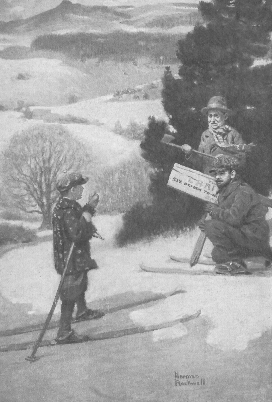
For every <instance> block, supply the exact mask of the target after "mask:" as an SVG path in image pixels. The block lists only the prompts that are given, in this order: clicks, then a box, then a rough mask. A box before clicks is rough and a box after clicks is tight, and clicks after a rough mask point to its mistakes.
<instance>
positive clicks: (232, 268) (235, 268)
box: [215, 260, 250, 275]
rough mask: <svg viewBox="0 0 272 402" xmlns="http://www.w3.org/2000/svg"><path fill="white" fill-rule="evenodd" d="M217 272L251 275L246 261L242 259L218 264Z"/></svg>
mask: <svg viewBox="0 0 272 402" xmlns="http://www.w3.org/2000/svg"><path fill="white" fill-rule="evenodd" d="M215 273H216V274H221V275H250V272H249V271H248V269H247V266H246V264H245V262H244V261H242V260H240V261H228V262H225V263H221V264H217V265H216V266H215Z"/></svg>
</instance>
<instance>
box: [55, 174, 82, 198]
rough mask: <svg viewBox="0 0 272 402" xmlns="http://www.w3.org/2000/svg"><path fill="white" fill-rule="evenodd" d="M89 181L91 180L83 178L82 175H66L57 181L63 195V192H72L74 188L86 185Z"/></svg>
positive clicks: (58, 188)
mask: <svg viewBox="0 0 272 402" xmlns="http://www.w3.org/2000/svg"><path fill="white" fill-rule="evenodd" d="M88 180H89V178H88V177H83V176H82V174H81V173H76V172H71V173H66V174H64V175H63V176H62V177H60V178H59V179H58V180H57V190H58V191H59V192H60V193H62V192H63V191H67V190H70V189H71V188H72V187H76V186H79V185H81V184H85V183H87V181H88Z"/></svg>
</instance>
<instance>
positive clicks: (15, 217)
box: [1, 210, 22, 221]
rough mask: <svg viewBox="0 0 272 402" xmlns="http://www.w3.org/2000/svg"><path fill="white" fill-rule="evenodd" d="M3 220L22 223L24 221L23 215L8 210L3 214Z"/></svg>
mask: <svg viewBox="0 0 272 402" xmlns="http://www.w3.org/2000/svg"><path fill="white" fill-rule="evenodd" d="M1 218H2V219H5V220H7V221H20V220H22V215H21V214H20V213H19V212H15V211H12V210H6V211H3V212H2V213H1Z"/></svg>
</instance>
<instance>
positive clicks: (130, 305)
mask: <svg viewBox="0 0 272 402" xmlns="http://www.w3.org/2000/svg"><path fill="white" fill-rule="evenodd" d="M179 293H182V291H181V290H174V291H173V292H169V293H165V294H159V295H154V296H153V297H149V298H146V299H143V300H139V301H135V302H130V303H126V304H123V305H119V306H112V307H109V308H107V309H106V310H102V311H103V312H104V314H112V313H116V312H117V311H121V310H128V309H130V308H133V307H138V306H141V305H143V304H147V303H151V302H156V301H159V300H163V299H166V298H167V297H169V296H174V295H176V294H179ZM80 322H81V321H79V322H77V321H75V320H73V324H77V323H80ZM58 325H59V321H52V322H51V323H50V324H49V326H48V328H47V329H48V330H49V329H54V328H57V327H58ZM42 328H43V323H41V324H33V325H27V326H24V327H17V328H13V329H6V330H3V331H0V337H4V336H12V335H21V334H25V333H28V332H35V331H40V330H41V329H42Z"/></svg>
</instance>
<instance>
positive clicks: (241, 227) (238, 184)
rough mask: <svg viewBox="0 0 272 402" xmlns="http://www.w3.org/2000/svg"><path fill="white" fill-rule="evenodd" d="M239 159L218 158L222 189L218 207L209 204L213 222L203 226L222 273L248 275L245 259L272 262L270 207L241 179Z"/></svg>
mask: <svg viewBox="0 0 272 402" xmlns="http://www.w3.org/2000/svg"><path fill="white" fill-rule="evenodd" d="M239 169H240V165H239V161H238V159H236V158H233V157H230V156H226V155H218V156H217V157H216V158H215V159H214V161H213V164H212V169H211V170H210V172H211V173H213V174H214V176H215V179H216V184H217V186H218V188H219V192H218V193H219V197H218V206H217V205H214V204H207V205H206V212H208V213H209V214H210V215H211V220H206V221H205V222H203V223H202V224H201V226H200V228H201V230H204V232H205V233H206V235H207V237H208V238H209V239H210V240H211V242H212V244H213V246H214V248H213V250H212V258H213V260H214V261H215V263H216V264H217V265H216V272H217V273H219V274H228V275H235V274H246V273H247V272H248V271H247V267H246V264H245V262H244V261H243V258H245V257H247V256H250V255H261V256H264V257H266V258H269V259H271V255H272V253H271V250H270V246H269V227H268V223H267V222H266V220H265V215H266V212H267V207H265V206H264V205H263V204H261V201H260V198H259V195H258V194H257V193H255V191H254V190H253V189H252V188H251V187H250V186H249V185H248V184H247V183H245V182H243V181H242V179H241V177H240V176H239Z"/></svg>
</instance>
